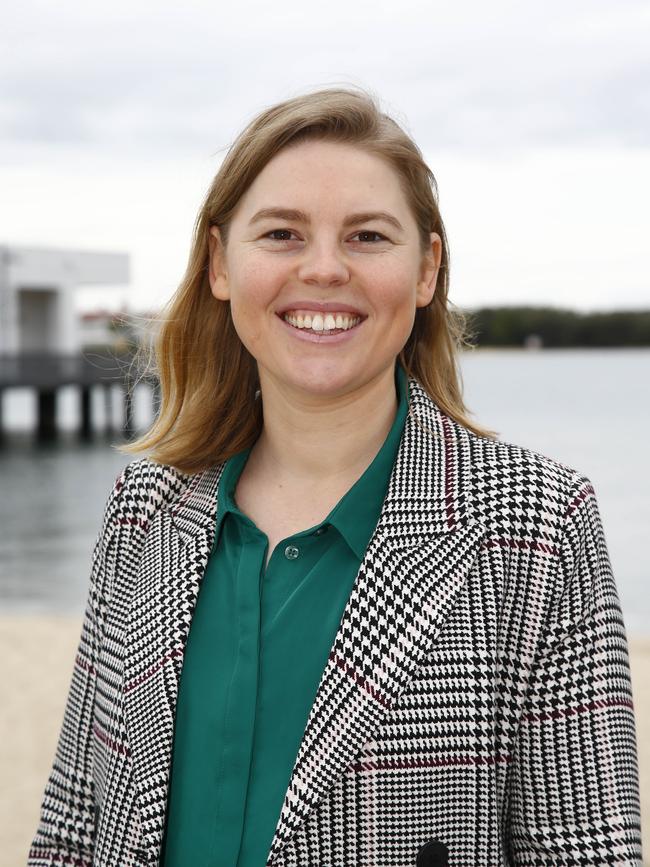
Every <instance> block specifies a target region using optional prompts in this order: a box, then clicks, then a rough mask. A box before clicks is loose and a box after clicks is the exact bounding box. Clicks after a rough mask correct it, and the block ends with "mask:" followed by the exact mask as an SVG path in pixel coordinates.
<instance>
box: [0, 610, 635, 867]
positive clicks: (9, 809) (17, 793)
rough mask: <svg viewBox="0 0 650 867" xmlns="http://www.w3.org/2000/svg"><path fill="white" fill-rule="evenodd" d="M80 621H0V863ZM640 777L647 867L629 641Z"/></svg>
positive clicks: (22, 839) (31, 801)
mask: <svg viewBox="0 0 650 867" xmlns="http://www.w3.org/2000/svg"><path fill="white" fill-rule="evenodd" d="M80 629H81V622H80V620H79V618H73V617H62V616H61V617H56V616H34V615H29V616H28V615H20V616H19V615H14V616H7V615H5V616H2V617H0V683H2V689H3V702H2V710H1V711H0V779H1V780H2V787H1V791H0V853H1V855H0V860H1V861H2V864H3V865H4V867H19V865H21V867H24V865H25V863H26V859H27V850H28V848H29V844H30V842H31V839H32V836H33V834H34V831H35V830H36V826H37V824H38V814H39V806H40V800H41V796H42V793H43V787H44V785H45V781H46V779H47V775H48V773H49V770H50V765H51V762H52V758H53V756H54V750H55V746H56V739H57V737H58V733H59V728H60V726H61V720H62V717H63V707H64V702H65V698H66V695H67V691H68V686H69V683H70V677H71V674H72V662H73V659H74V655H75V651H76V647H77V641H78V639H79V633H80ZM629 646H630V661H631V667H632V685H633V690H634V705H635V713H636V723H637V741H638V747H639V766H640V775H641V815H642V817H643V839H644V855H645V859H646V860H645V862H644V863H645V864H646V865H648V867H650V639H648V638H644V639H635V638H632V637H631V638H630V639H629Z"/></svg>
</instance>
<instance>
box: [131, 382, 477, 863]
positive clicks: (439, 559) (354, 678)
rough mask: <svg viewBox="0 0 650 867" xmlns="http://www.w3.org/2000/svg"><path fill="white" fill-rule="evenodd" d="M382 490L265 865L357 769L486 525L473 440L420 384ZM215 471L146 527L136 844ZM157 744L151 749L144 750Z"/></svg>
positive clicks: (155, 827) (158, 808) (152, 836)
mask: <svg viewBox="0 0 650 867" xmlns="http://www.w3.org/2000/svg"><path fill="white" fill-rule="evenodd" d="M409 385H410V389H409V390H410V401H409V403H410V406H409V414H408V417H407V419H406V423H405V426H404V432H403V435H402V439H401V442H400V447H399V450H398V453H397V458H396V461H395V465H394V467H393V472H392V474H391V478H390V482H389V485H388V491H387V494H386V498H385V500H384V503H383V506H382V510H381V514H380V517H379V520H378V523H377V526H376V528H375V531H374V533H373V535H372V537H371V539H370V542H369V545H368V549H367V551H366V553H365V556H364V558H363V561H362V563H361V566H360V568H359V572H358V574H357V578H356V581H355V583H354V586H353V588H352V591H351V594H350V597H349V599H348V602H347V604H346V607H345V609H344V612H343V615H342V618H341V622H340V625H339V628H338V631H337V633H336V636H335V639H334V642H333V644H332V647H331V650H330V654H329V658H328V661H327V664H326V666H325V669H324V671H323V674H322V676H321V680H320V683H319V686H318V690H317V692H316V696H315V699H314V702H313V705H312V708H311V711H310V714H309V717H308V719H307V723H306V727H305V731H304V734H303V738H302V741H301V743H300V747H299V749H298V753H297V756H296V760H295V764H294V768H293V771H292V776H291V779H290V782H289V785H288V788H287V792H286V795H285V799H284V803H283V806H282V810H281V813H280V817H279V820H278V824H277V827H276V830H275V835H274V837H273V841H272V844H271V851H270V855H269V859H270V863H274V862H276V861H278V859H279V860H280V862H281V860H282V858H281V853H282V851H283V849H284V848H285V847H286V845H287V844H288V843H289V842H290V840H291V839H292V837H293V836H294V835H295V834H296V832H297V830H298V829H299V828H300V826H301V825H302V824H303V823H304V822H305V821H306V820H307V818H308V816H309V814H310V813H311V812H312V811H313V810H314V808H315V807H316V806H317V805H318V803H319V802H320V801H321V800H322V799H323V797H325V795H326V794H327V792H328V790H329V789H330V788H331V787H332V786H334V785H335V784H336V782H337V780H338V779H339V778H340V777H341V776H342V775H343V773H344V772H345V770H346V768H347V767H348V765H350V764H351V763H353V762H354V759H355V756H357V755H358V753H359V752H360V750H361V748H362V747H363V744H364V743H365V742H366V741H367V740H368V739H370V738H372V735H373V732H374V731H375V730H376V729H377V728H378V727H379V725H380V724H381V722H382V720H383V719H384V717H385V716H386V714H387V713H388V711H389V710H390V708H391V707H392V705H393V704H394V702H395V701H396V699H397V698H398V697H399V695H400V693H401V692H402V691H403V690H404V688H405V687H406V685H407V684H408V682H409V681H410V680H411V678H412V677H413V674H414V672H415V671H416V669H417V666H418V664H419V663H420V662H421V661H422V659H423V657H424V656H425V654H426V653H427V652H428V649H430V647H431V645H432V643H433V642H434V641H435V638H436V636H437V634H438V632H439V631H440V628H441V625H442V623H443V622H444V619H445V617H446V615H447V613H448V611H449V610H450V608H451V606H452V604H453V600H454V598H455V597H456V595H457V593H458V591H459V590H460V588H461V587H462V586H463V583H464V582H465V580H466V577H467V575H468V573H469V570H470V568H471V565H472V563H473V561H474V559H475V557H476V555H477V553H478V548H479V545H480V541H481V538H482V537H483V535H484V533H485V530H484V529H483V527H482V526H481V525H480V524H478V523H476V522H475V521H473V520H471V519H470V517H469V515H468V508H469V505H470V504H469V497H470V491H471V468H470V437H471V434H470V433H469V432H468V431H467V430H466V429H465V428H463V427H462V426H461V425H459V424H457V423H455V422H454V421H452V420H451V419H449V418H448V417H447V416H445V415H444V414H443V413H442V412H441V411H440V409H439V408H438V407H437V405H436V404H435V403H434V402H433V401H432V400H431V398H430V397H429V396H428V395H427V393H426V392H425V391H424V389H423V388H422V386H421V385H420V384H419V383H418V382H417V381H416V380H414V379H411V380H410V381H409ZM222 468H223V465H219V466H217V467H214V468H211V469H209V470H207V471H205V472H203V473H201V474H198V475H197V476H195V477H193V478H192V479H191V481H190V483H189V485H188V487H187V489H186V491H185V493H184V494H183V495H182V497H181V498H180V500H178V501H177V502H176V503H174V504H172V505H171V506H170V507H169V508H167V509H162V510H161V511H160V512H159V513H158V514H157V516H156V518H155V519H154V521H153V523H152V525H151V527H150V530H149V533H148V535H147V540H146V543H145V549H144V551H143V554H142V558H141V561H140V566H139V571H138V578H137V584H136V588H135V591H134V594H133V600H132V604H131V607H130V611H129V619H128V625H127V635H126V639H125V641H126V649H125V686H124V712H125V720H126V726H127V732H128V735H129V742H130V745H131V750H132V758H133V766H134V778H135V782H136V797H137V800H138V804H139V807H140V813H141V819H142V832H143V842H144V844H145V846H146V847H148V848H149V849H150V852H151V855H152V857H157V856H158V852H159V848H160V845H161V842H162V835H163V830H164V821H165V812H166V801H167V787H168V784H169V770H170V764H171V753H172V744H173V728H174V715H175V709H176V700H177V695H178V681H179V678H180V673H181V668H182V662H183V653H184V648H185V643H186V640H187V635H188V633H189V628H190V624H191V619H192V614H193V610H194V605H195V603H196V598H197V595H198V591H199V588H200V584H201V579H202V577H203V573H204V571H205V567H206V564H207V560H208V557H209V553H210V550H211V546H212V542H213V538H214V526H215V515H216V504H217V494H218V486H219V479H220V476H221V472H222ZM152 743H154V744H156V749H152V747H151V745H152Z"/></svg>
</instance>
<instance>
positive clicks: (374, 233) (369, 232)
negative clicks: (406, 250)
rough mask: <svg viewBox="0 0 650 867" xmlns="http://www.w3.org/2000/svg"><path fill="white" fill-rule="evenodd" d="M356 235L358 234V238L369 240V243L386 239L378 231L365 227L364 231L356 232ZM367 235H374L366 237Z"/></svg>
mask: <svg viewBox="0 0 650 867" xmlns="http://www.w3.org/2000/svg"><path fill="white" fill-rule="evenodd" d="M357 235H358V236H359V238H360V240H361V241H364V242H367V241H370V242H371V243H377V241H385V240H386V238H385V237H384V235H381V234H380V233H379V232H372V231H370V230H369V229H366V231H364V232H357ZM369 235H374V238H370V237H368V236H369ZM375 239H376V240H375Z"/></svg>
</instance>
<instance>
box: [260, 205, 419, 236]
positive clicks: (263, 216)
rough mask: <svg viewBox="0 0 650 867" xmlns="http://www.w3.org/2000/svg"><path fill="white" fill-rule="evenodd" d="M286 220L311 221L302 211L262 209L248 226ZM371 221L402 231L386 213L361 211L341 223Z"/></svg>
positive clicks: (293, 209) (399, 225)
mask: <svg viewBox="0 0 650 867" xmlns="http://www.w3.org/2000/svg"><path fill="white" fill-rule="evenodd" d="M269 219H270V220H287V221H288V222H296V223H305V224H306V225H309V224H310V223H311V220H310V218H309V215H308V214H306V213H305V212H304V211H299V210H297V209H296V208H262V209H261V210H259V211H258V212H257V213H256V214H254V215H253V216H252V217H251V219H250V222H249V225H252V224H253V223H258V222H260V221H261V220H269ZM373 220H383V221H384V222H385V223H389V224H390V225H391V226H393V227H394V228H395V229H397V230H398V231H400V232H403V231H404V227H403V226H402V224H401V223H400V221H399V220H398V219H397V217H394V216H393V215H392V214H389V213H388V211H363V212H360V213H358V214H349V215H348V216H347V217H346V218H345V220H344V221H343V225H344V226H345V227H347V226H354V225H357V224H358V223H369V222H371V221H373Z"/></svg>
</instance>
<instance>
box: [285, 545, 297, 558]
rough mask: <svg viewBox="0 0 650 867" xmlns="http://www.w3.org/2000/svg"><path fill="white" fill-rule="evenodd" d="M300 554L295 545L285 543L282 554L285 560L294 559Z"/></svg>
mask: <svg viewBox="0 0 650 867" xmlns="http://www.w3.org/2000/svg"><path fill="white" fill-rule="evenodd" d="M299 555H300V551H299V550H298V549H297V548H296V546H295V545H287V547H286V548H285V549H284V556H285V557H286V558H287V560H295V559H296V557H298V556H299Z"/></svg>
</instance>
